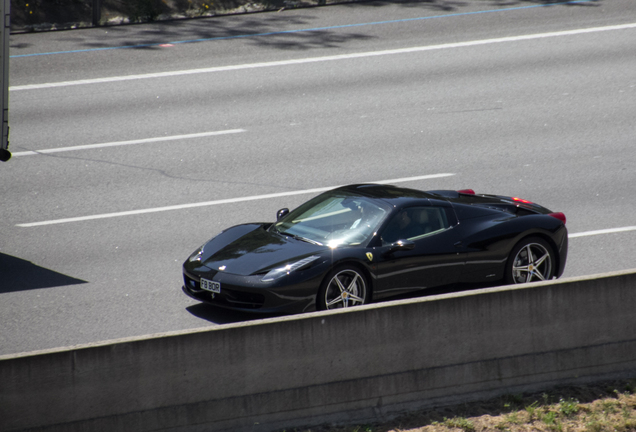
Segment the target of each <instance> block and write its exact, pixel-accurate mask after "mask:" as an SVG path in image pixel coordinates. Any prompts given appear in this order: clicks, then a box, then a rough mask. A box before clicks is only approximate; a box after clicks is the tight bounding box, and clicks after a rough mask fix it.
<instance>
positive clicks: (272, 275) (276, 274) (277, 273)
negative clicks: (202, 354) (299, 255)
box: [261, 255, 320, 282]
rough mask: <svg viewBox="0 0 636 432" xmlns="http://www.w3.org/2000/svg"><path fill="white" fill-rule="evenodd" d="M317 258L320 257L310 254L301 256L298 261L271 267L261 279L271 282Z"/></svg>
mask: <svg viewBox="0 0 636 432" xmlns="http://www.w3.org/2000/svg"><path fill="white" fill-rule="evenodd" d="M318 258H320V257H319V256H318V255H312V256H309V257H307V258H303V259H301V260H300V261H296V262H295V263H292V264H287V265H286V266H284V267H278V268H275V269H272V270H270V271H269V272H268V273H267V274H266V275H265V276H263V278H262V279H261V281H263V282H271V281H273V280H276V279H280V278H282V277H283V276H285V275H288V274H290V273H291V272H293V271H294V270H298V269H300V268H302V267H305V266H307V265H308V264H310V263H312V262H314V261H316V260H317V259H318Z"/></svg>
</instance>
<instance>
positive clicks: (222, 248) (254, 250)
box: [201, 224, 328, 276]
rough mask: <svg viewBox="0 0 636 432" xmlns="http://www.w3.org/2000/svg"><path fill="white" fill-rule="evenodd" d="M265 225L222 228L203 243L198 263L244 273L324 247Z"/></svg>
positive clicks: (278, 263) (245, 274)
mask: <svg viewBox="0 0 636 432" xmlns="http://www.w3.org/2000/svg"><path fill="white" fill-rule="evenodd" d="M269 225H270V224H246V225H238V226H235V227H232V228H229V229H227V230H225V231H223V232H222V233H221V234H219V235H218V236H216V237H214V238H213V239H212V240H210V241H209V242H208V243H206V244H205V245H204V246H203V252H202V254H201V264H203V265H204V266H205V267H208V268H209V269H211V270H217V271H219V270H220V271H223V272H224V273H231V274H236V275H244V276H247V275H251V274H256V273H261V272H265V271H269V270H270V269H272V268H275V267H278V266H280V265H286V264H291V263H294V262H296V261H298V260H299V259H302V258H304V257H306V256H308V255H313V254H317V253H320V252H323V251H325V250H327V249H328V248H327V247H325V246H318V245H315V244H311V243H306V242H304V241H302V240H296V239H294V238H291V237H287V236H284V235H281V234H278V233H273V232H269V231H267V230H266V227H268V226H269Z"/></svg>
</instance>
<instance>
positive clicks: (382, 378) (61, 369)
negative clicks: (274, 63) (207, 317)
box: [0, 271, 636, 432]
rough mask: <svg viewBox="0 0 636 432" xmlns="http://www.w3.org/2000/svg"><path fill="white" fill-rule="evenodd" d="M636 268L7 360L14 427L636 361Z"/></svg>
mask: <svg viewBox="0 0 636 432" xmlns="http://www.w3.org/2000/svg"><path fill="white" fill-rule="evenodd" d="M635 290H636V272H635V271H626V272H618V273H612V274H606V275H600V276H593V277H582V278H576V279H569V280H567V279H564V280H561V281H556V282H545V283H538V284H531V285H525V286H515V287H504V288H490V289H484V290H476V291H469V292H462V293H457V294H448V295H442V296H435V297H428V298H422V299H415V300H409V301H398V302H391V303H384V304H377V305H369V306H364V307H360V308H354V309H351V310H348V311H344V312H318V313H311V314H305V315H298V316H292V317H285V318H280V319H269V320H263V321H262V322H256V323H249V324H233V325H223V326H218V327H215V328H208V329H200V330H196V331H190V332H177V333H170V334H161V335H153V336H150V337H147V338H132V339H125V340H117V341H111V342H108V343H102V344H95V345H89V346H78V347H73V348H68V349H59V350H48V351H42V352H34V353H27V354H18V355H8V356H2V357H0V430H2V431H16V430H24V429H38V430H46V431H80V430H81V431H91V430H95V431H104V430H108V431H136V432H141V431H154V430H173V431H199V430H200V431H204V430H205V431H222V430H234V431H237V430H245V431H261V430H263V431H266V430H275V429H282V428H290V427H297V426H310V425H316V424H321V423H324V422H351V421H360V422H365V421H369V420H375V419H380V420H382V419H384V418H387V417H390V416H392V415H393V414H395V413H398V412H401V411H404V410H409V409H415V408H424V407H428V406H432V405H441V404H450V403H460V402H465V401H469V400H475V399H478V398H482V397H486V396H494V395H497V394H503V393H509V392H520V391H524V390H538V389H542V388H546V387H548V386H552V385H555V384H562V383H574V382H580V381H584V380H592V379H598V378H609V377H618V376H621V375H624V374H626V373H633V372H634V371H635V370H636V313H635V312H636V292H635Z"/></svg>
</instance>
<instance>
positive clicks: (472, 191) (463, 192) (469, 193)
mask: <svg viewBox="0 0 636 432" xmlns="http://www.w3.org/2000/svg"><path fill="white" fill-rule="evenodd" d="M457 192H459V193H460V194H466V195H475V191H474V190H472V189H462V190H458V191H457Z"/></svg>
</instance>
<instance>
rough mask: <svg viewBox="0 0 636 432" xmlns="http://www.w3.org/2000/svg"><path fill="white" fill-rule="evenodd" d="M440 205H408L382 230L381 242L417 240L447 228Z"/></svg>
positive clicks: (447, 224)
mask: <svg viewBox="0 0 636 432" xmlns="http://www.w3.org/2000/svg"><path fill="white" fill-rule="evenodd" d="M449 226H450V224H449V222H448V218H447V217H446V212H445V211H444V209H443V208H441V207H409V208H406V209H403V210H402V211H400V212H399V213H398V214H396V215H395V216H394V217H393V219H391V221H390V222H389V224H388V225H387V226H386V228H385V229H384V230H383V232H382V235H381V237H382V244H385V245H386V244H391V243H394V242H395V241H397V240H417V239H418V238H422V237H425V236H428V235H431V234H434V233H436V232H439V231H442V230H444V229H446V228H449Z"/></svg>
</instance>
